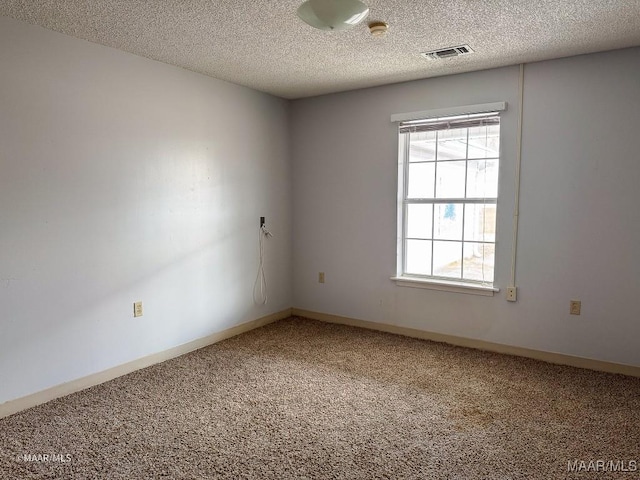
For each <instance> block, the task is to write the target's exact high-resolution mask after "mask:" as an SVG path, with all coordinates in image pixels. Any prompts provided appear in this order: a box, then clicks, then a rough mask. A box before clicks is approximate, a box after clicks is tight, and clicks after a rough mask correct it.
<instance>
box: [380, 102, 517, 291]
mask: <svg viewBox="0 0 640 480" xmlns="http://www.w3.org/2000/svg"><path fill="white" fill-rule="evenodd" d="M506 108H507V104H506V102H495V103H487V104H481V105H467V106H461V107H452V108H447V109H437V110H426V111H420V112H411V113H403V114H395V115H392V116H391V121H392V122H398V123H399V122H407V121H412V120H428V119H436V118H440V117H453V116H460V115H470V114H479V113H489V112H501V111H504V110H506ZM501 135H502V129H501ZM400 138H401V136H400V134H398V135H397V139H398V142H399V143H400ZM500 144H501V145H502V142H500ZM404 148H406V146H405V145H400V144H399V145H398V202H397V203H398V217H397V218H398V226H397V274H396V276H394V277H391V279H392V280H393V281H395V282H396V284H397V285H398V286H403V287H414V288H427V289H431V290H440V291H447V292H458V293H468V294H474V295H484V296H493V294H494V293H495V292H499V291H500V290H499V288H497V287H496V286H495V278H494V283H492V284H487V283H482V282H474V281H469V280H457V279H456V280H450V279H444V278H439V277H433V276H418V275H410V274H405V273H404V270H405V261H406V259H405V240H406V218H405V212H406V205H407V201H406V198H405V193H406V189H407V181H408V175H407V166H408V165H407V164H408V162H409V159H408V155H407V153H406V152H405V151H403V149H404ZM501 150H502V148H501ZM501 157H502V153H500V157H499V158H500V159H501ZM496 202H497V199H496ZM410 203H414V202H410ZM415 203H418V202H415ZM429 203H433V204H435V203H439V201H438V200H436V201H435V202H429ZM446 203H452V200H451V199H447V200H446ZM453 203H468V204H471V203H474V202H473V201H469V200H467V199H458V201H456V202H453ZM476 203H478V202H476ZM479 203H482V202H479ZM496 221H497V219H496ZM494 244H497V239H496V241H494ZM496 248H497V247H496ZM496 253H497V250H496ZM494 277H495V274H494Z"/></svg>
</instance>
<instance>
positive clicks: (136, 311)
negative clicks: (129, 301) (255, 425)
mask: <svg viewBox="0 0 640 480" xmlns="http://www.w3.org/2000/svg"><path fill="white" fill-rule="evenodd" d="M133 316H134V317H141V316H142V302H135V303H134V304H133Z"/></svg>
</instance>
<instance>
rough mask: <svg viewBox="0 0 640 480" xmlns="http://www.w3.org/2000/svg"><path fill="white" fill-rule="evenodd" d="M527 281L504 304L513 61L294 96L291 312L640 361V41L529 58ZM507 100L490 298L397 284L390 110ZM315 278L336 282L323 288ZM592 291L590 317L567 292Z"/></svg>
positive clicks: (522, 244) (585, 301)
mask: <svg viewBox="0 0 640 480" xmlns="http://www.w3.org/2000/svg"><path fill="white" fill-rule="evenodd" d="M525 72H526V73H525V100H524V109H523V112H524V122H523V126H524V132H523V156H522V184H521V185H522V192H521V193H522V194H521V204H520V206H521V209H520V234H519V239H520V240H519V250H518V256H517V281H516V283H517V286H518V287H519V300H518V302H517V303H508V302H507V301H506V300H505V298H504V294H505V291H504V289H505V287H507V286H508V284H509V278H510V269H511V248H512V240H511V232H512V225H513V223H512V215H513V213H514V177H515V161H516V132H517V117H518V98H517V97H518V73H519V72H518V67H510V68H502V69H496V70H489V71H482V72H475V73H469V74H463V75H456V76H450V77H444V78H434V79H428V80H423V81H416V82H411V83H405V84H399V85H391V86H385V87H379V88H372V89H366V90H358V91H353V92H346V93H341V94H335V95H327V96H322V97H316V98H310V99H303V100H299V101H295V102H293V104H292V139H293V148H292V155H293V182H294V187H293V188H294V193H293V198H294V206H293V222H294V230H293V236H294V257H293V262H294V305H295V307H298V308H302V309H307V310H313V311H318V312H324V313H330V314H336V315H342V316H347V317H352V318H358V319H363V320H369V321H374V322H381V323H387V324H392V325H400V326H404V327H411V328H417V329H421V330H426V331H431V332H437V333H444V334H450V335H458V336H462V337H467V338H473V339H479V340H484V341H491V342H497V343H503V344H508V345H514V346H520V347H526V348H532V349H537V350H543V351H550V352H559V353H564V354H569V355H577V356H581V357H586V358H593V359H599V360H605V361H613V362H619V363H625V364H631V365H640V349H639V348H638V338H640V321H639V320H638V319H639V318H640V315H638V313H637V311H634V308H633V300H634V299H635V297H636V296H637V295H638V292H639V287H640V281H639V278H640V255H638V252H637V249H638V245H640V222H639V220H640V213H639V210H638V204H639V203H640V189H639V187H638V186H639V185H640V158H639V156H640V155H639V153H638V146H637V145H638V141H637V136H638V135H637V130H638V125H640V109H639V108H638V105H640V83H639V82H638V78H640V49H637V48H636V49H628V50H620V51H614V52H608V53H602V54H595V55H587V56H580V57H573V58H567V59H561V60H556V61H549V62H542V63H536V64H532V65H527V66H526V70H525ZM500 100H506V101H507V102H508V104H509V109H508V110H507V112H505V113H504V115H503V121H502V134H503V135H502V150H503V159H502V165H501V170H500V200H499V204H498V238H497V243H498V245H497V248H498V253H497V259H496V285H497V286H498V287H500V288H501V289H502V291H501V292H500V293H499V294H497V295H496V296H494V297H479V296H474V295H467V294H460V293H450V292H438V291H432V290H424V289H415V288H407V287H399V286H396V285H395V283H393V282H392V281H390V280H389V277H391V276H392V275H394V274H395V255H396V189H397V130H396V127H395V125H393V124H391V123H390V120H389V117H390V115H391V114H393V113H402V112H411V111H418V110H426V109H432V108H445V107H450V106H458V105H469V104H478V103H486V102H494V101H500ZM319 271H324V272H326V283H325V284H319V283H318V282H317V275H318V272H319ZM571 299H579V300H582V315H581V316H570V315H569V301H570V300H571Z"/></svg>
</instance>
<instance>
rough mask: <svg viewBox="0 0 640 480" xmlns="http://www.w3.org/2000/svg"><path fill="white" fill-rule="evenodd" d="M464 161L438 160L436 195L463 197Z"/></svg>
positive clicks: (440, 196)
mask: <svg viewBox="0 0 640 480" xmlns="http://www.w3.org/2000/svg"><path fill="white" fill-rule="evenodd" d="M466 163H467V162H465V161H462V162H443V163H440V162H438V164H437V166H436V175H437V180H436V197H437V198H463V197H464V174H465V171H464V170H465V167H466Z"/></svg>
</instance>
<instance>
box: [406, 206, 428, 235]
mask: <svg viewBox="0 0 640 480" xmlns="http://www.w3.org/2000/svg"><path fill="white" fill-rule="evenodd" d="M432 224H433V205H428V204H414V205H407V237H409V238H431V231H432V227H433V225H432Z"/></svg>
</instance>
